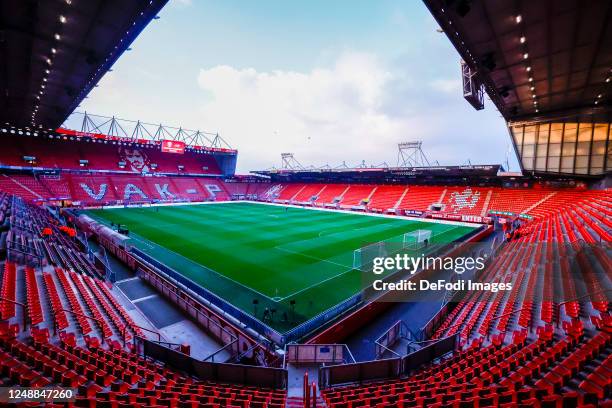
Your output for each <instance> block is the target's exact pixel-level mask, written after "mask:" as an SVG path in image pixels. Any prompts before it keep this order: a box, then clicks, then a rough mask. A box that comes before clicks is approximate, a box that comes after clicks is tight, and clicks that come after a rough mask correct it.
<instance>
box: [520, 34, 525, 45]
mask: <svg viewBox="0 0 612 408" xmlns="http://www.w3.org/2000/svg"><path fill="white" fill-rule="evenodd" d="M519 41H520V42H521V44H525V41H527V39H526V38H525V36H522V37H521V39H520V40H519Z"/></svg>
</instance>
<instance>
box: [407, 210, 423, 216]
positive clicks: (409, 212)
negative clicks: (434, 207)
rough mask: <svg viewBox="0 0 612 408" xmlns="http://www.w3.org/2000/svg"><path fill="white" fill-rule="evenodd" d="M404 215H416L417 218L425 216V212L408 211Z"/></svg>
mask: <svg viewBox="0 0 612 408" xmlns="http://www.w3.org/2000/svg"><path fill="white" fill-rule="evenodd" d="M404 214H406V215H416V216H421V215H423V211H418V210H406V211H405V212H404Z"/></svg>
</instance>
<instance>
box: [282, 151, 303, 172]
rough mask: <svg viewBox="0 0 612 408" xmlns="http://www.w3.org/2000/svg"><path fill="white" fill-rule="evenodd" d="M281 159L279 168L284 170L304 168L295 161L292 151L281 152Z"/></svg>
mask: <svg viewBox="0 0 612 408" xmlns="http://www.w3.org/2000/svg"><path fill="white" fill-rule="evenodd" d="M281 160H282V161H283V164H282V166H281V168H282V169H284V170H304V166H302V164H301V163H300V162H299V161H297V159H296V158H295V157H294V156H293V153H281Z"/></svg>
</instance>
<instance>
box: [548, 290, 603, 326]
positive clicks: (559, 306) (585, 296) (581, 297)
mask: <svg viewBox="0 0 612 408" xmlns="http://www.w3.org/2000/svg"><path fill="white" fill-rule="evenodd" d="M606 292H612V289H602V290H598V291H595V292H593V293H586V294H584V295H582V296H578V297H577V298H574V299H570V300H564V301H563V302H561V303H557V306H556V313H557V318H556V319H555V320H556V322H555V324H556V326H557V327H559V323H560V322H561V306H564V305H566V304H567V303H571V302H577V301H579V300H581V299H585V298H590V297H591V296H592V295H597V294H599V293H606Z"/></svg>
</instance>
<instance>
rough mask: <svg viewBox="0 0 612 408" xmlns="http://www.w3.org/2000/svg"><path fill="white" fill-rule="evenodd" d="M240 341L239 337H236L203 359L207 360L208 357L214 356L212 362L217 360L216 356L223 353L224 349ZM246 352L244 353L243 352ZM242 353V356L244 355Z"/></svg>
mask: <svg viewBox="0 0 612 408" xmlns="http://www.w3.org/2000/svg"><path fill="white" fill-rule="evenodd" d="M237 341H238V339H237V338H234V339H233V340H232V341H231V342H229V343H227V344H226V345H225V346H223V347H221V348H219V349H218V350H217V351H214V352H213V353H212V354H210V355H209V356H207V357H206V358H204V359H203V360H202V361H207V360H208V359H210V358H212V360H211V361H212V362H213V363H214V362H215V356H216V355H217V354H219V353H221V352H222V351H223V350H225V349H226V348H228V347H230V346H233V345H234V344H236V342H237ZM243 354H244V353H243ZM243 354H241V356H242V355H243Z"/></svg>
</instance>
